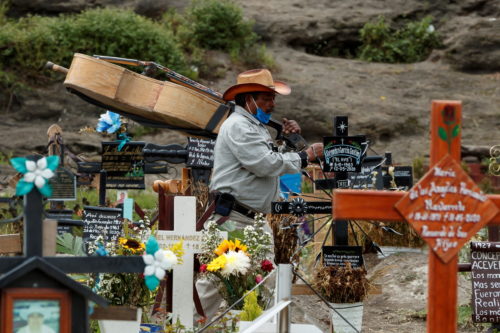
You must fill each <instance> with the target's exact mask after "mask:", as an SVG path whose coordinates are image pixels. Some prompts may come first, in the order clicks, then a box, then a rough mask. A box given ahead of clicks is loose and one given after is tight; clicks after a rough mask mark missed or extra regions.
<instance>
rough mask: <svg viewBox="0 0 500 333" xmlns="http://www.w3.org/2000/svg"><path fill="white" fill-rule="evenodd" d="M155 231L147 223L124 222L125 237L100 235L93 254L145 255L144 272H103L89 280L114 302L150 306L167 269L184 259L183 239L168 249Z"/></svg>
mask: <svg viewBox="0 0 500 333" xmlns="http://www.w3.org/2000/svg"><path fill="white" fill-rule="evenodd" d="M151 234H152V230H151V229H150V228H149V226H148V225H146V224H145V223H137V224H133V225H131V226H128V225H124V237H120V238H118V239H117V241H116V242H104V241H103V237H102V236H100V237H98V238H97V240H96V241H94V242H93V243H91V244H90V245H89V254H90V255H98V256H108V255H109V256H112V255H121V256H142V257H143V260H144V263H145V270H144V273H114V274H113V273H99V274H96V275H93V276H92V278H91V279H90V280H89V283H88V284H89V286H90V287H91V288H92V289H93V291H94V292H96V293H98V294H99V295H101V296H102V297H104V298H106V299H107V300H108V301H109V302H110V304H111V305H122V306H123V305H126V306H131V307H135V308H139V309H140V308H148V307H150V306H151V305H152V304H153V302H154V294H153V292H152V291H154V290H155V289H156V287H157V286H158V284H159V281H160V280H161V279H163V277H164V275H165V271H166V270H170V269H172V267H173V266H174V265H176V264H180V263H181V258H182V255H183V250H182V242H179V243H176V244H174V245H173V246H172V247H171V248H169V249H166V250H164V249H160V248H159V246H158V243H157V241H156V239H155V238H154V237H152V236H151ZM146 240H147V242H146ZM144 319H146V320H147V318H144Z"/></svg>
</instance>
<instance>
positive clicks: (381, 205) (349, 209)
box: [333, 190, 500, 225]
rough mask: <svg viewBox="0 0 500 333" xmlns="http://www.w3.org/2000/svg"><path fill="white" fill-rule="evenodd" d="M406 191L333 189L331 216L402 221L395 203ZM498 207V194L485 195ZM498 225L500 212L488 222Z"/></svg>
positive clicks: (347, 218)
mask: <svg viewBox="0 0 500 333" xmlns="http://www.w3.org/2000/svg"><path fill="white" fill-rule="evenodd" d="M405 194H406V192H387V191H360V190H335V191H333V216H334V218H337V219H344V220H383V221H404V218H403V217H402V216H401V214H400V213H399V212H398V211H397V210H396V208H395V206H394V205H395V204H396V203H397V202H398V201H399V200H400V199H401V198H402V197H403V196H404V195H405ZM487 197H488V199H490V200H491V201H492V202H493V203H494V204H495V205H496V206H497V207H500V195H499V194H490V195H487ZM488 225H500V213H498V214H497V215H496V216H495V217H493V219H492V220H491V221H490V222H489V223H488Z"/></svg>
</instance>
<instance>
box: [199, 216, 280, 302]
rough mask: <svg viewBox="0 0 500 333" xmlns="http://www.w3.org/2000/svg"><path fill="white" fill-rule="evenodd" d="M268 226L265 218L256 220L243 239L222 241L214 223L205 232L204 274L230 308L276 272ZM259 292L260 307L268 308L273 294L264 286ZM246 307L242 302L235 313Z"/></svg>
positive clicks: (203, 249)
mask: <svg viewBox="0 0 500 333" xmlns="http://www.w3.org/2000/svg"><path fill="white" fill-rule="evenodd" d="M265 223H266V221H265V219H264V217H263V216H262V215H258V216H256V218H255V224H254V225H253V226H247V227H246V228H245V229H244V231H243V237H242V239H237V238H236V239H222V237H221V236H220V234H219V232H218V229H217V224H216V223H215V222H213V221H212V222H209V223H208V224H207V229H206V230H205V231H204V232H203V235H202V242H203V244H204V245H203V247H202V253H201V254H200V256H199V260H200V264H201V267H200V272H201V273H202V274H204V275H205V276H206V277H207V278H208V279H210V280H212V281H214V282H215V283H216V285H217V286H218V288H219V292H220V294H221V296H222V297H223V299H224V300H225V301H226V303H227V305H228V306H229V305H233V304H235V303H236V302H237V301H238V300H240V299H241V298H242V297H243V296H244V295H245V294H246V292H247V291H249V290H251V289H252V288H253V287H255V286H256V285H257V284H258V283H260V282H261V281H262V280H263V279H264V278H265V277H266V276H267V275H268V274H269V273H270V272H271V271H272V270H273V269H274V265H273V263H272V262H271V261H270V260H268V259H267V258H270V256H271V253H272V238H271V237H272V236H271V234H270V233H268V232H266V231H264V226H265ZM257 290H258V299H259V305H260V306H262V307H265V303H266V300H267V298H268V297H269V295H270V292H269V290H268V289H267V287H265V286H264V285H261V286H260V287H259V288H258V289H257ZM242 307H243V302H242V301H240V302H238V304H236V305H235V306H234V308H233V309H235V310H241V309H242Z"/></svg>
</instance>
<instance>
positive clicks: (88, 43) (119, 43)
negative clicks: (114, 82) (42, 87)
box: [0, 8, 187, 78]
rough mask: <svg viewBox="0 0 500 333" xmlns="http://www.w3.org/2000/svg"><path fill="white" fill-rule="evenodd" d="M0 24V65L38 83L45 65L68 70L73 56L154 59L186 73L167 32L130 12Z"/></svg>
mask: <svg viewBox="0 0 500 333" xmlns="http://www.w3.org/2000/svg"><path fill="white" fill-rule="evenodd" d="M1 22H3V24H2V25H1V27H0V28H1V29H0V63H2V64H3V65H4V68H9V70H12V71H15V72H19V73H23V74H25V75H26V76H28V77H29V78H39V77H40V73H39V71H40V70H41V69H42V67H43V65H44V64H45V63H46V62H47V61H49V60H50V61H52V62H54V63H57V64H61V65H63V66H68V65H69V64H70V61H71V59H72V57H73V54H74V53H76V52H80V53H85V54H104V55H112V56H120V57H126V58H133V59H145V60H154V61H156V62H159V63H161V64H163V65H165V66H168V67H170V68H172V69H174V70H176V71H179V72H187V65H186V62H185V59H184V55H183V53H182V51H181V49H180V46H179V45H178V43H177V41H176V40H175V38H174V37H173V34H172V32H171V31H170V30H168V29H167V28H166V27H165V26H163V25H161V24H159V23H157V22H154V21H152V20H150V19H148V18H145V17H142V16H140V15H137V14H135V13H134V12H132V11H130V10H123V9H113V8H104V9H90V10H86V11H83V12H82V13H81V14H77V15H60V16H58V17H44V16H27V17H24V18H21V19H19V20H17V21H13V20H12V21H11V20H7V21H5V20H2V21H1Z"/></svg>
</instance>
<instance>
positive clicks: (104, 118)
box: [96, 111, 122, 134]
mask: <svg viewBox="0 0 500 333" xmlns="http://www.w3.org/2000/svg"><path fill="white" fill-rule="evenodd" d="M121 125H122V123H121V121H120V115H119V114H117V113H114V112H111V111H106V113H103V114H101V117H100V118H99V121H98V122H97V127H96V131H97V132H104V131H106V132H108V133H109V134H112V133H115V132H116V131H118V130H119V129H120V126H121Z"/></svg>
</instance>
